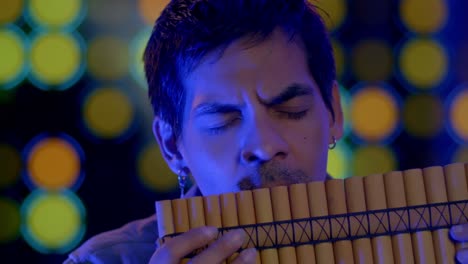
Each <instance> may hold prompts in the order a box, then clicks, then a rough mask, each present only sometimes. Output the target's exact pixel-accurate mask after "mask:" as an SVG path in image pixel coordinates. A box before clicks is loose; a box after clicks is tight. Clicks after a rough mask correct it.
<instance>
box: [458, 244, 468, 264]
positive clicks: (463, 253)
mask: <svg viewBox="0 0 468 264" xmlns="http://www.w3.org/2000/svg"><path fill="white" fill-rule="evenodd" d="M457 261H458V262H459V263H462V264H464V263H467V264H468V248H463V249H460V250H459V251H457Z"/></svg>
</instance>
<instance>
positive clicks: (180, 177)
mask: <svg viewBox="0 0 468 264" xmlns="http://www.w3.org/2000/svg"><path fill="white" fill-rule="evenodd" d="M177 179H178V180H179V188H180V198H184V195H185V183H186V182H187V176H185V175H182V169H180V170H179V171H178V172H177Z"/></svg>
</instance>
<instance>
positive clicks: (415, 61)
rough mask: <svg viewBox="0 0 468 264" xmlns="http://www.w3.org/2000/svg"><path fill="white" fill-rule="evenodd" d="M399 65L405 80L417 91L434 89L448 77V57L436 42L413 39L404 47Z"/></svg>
mask: <svg viewBox="0 0 468 264" xmlns="http://www.w3.org/2000/svg"><path fill="white" fill-rule="evenodd" d="M399 64H400V65H399V66H400V67H399V68H400V71H401V74H402V77H403V79H404V80H406V81H407V82H409V83H410V84H411V85H412V86H414V87H416V88H417V89H432V88H434V87H436V86H437V85H439V84H440V83H441V82H442V81H443V80H444V78H445V77H446V75H447V71H448V69H447V67H448V55H447V52H446V51H445V49H444V47H443V46H441V45H440V44H439V43H437V42H435V41H434V40H430V39H413V40H410V41H408V42H406V43H405V44H404V45H403V46H402V48H401V50H400V54H399Z"/></svg>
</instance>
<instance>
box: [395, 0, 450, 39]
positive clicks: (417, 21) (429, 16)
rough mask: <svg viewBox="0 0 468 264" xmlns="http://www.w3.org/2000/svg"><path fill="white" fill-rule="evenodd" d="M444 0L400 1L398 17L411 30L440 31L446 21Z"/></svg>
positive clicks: (424, 32)
mask: <svg viewBox="0 0 468 264" xmlns="http://www.w3.org/2000/svg"><path fill="white" fill-rule="evenodd" d="M446 2H447V1H444V0H403V1H400V17H401V21H402V22H403V24H404V25H405V26H406V27H407V28H408V29H409V30H411V31H413V32H416V33H421V34H432V33H436V32H438V31H440V30H441V29H442V28H443V27H444V26H445V24H446V22H447V17H448V7H447V4H446Z"/></svg>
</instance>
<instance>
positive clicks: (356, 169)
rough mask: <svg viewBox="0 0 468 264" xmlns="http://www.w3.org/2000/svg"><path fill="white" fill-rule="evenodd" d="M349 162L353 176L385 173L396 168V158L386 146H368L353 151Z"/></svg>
mask: <svg viewBox="0 0 468 264" xmlns="http://www.w3.org/2000/svg"><path fill="white" fill-rule="evenodd" d="M352 157H353V159H352V161H351V164H352V171H353V176H368V175H371V174H375V173H386V172H389V171H395V170H396V169H397V168H398V162H397V158H396V156H395V153H394V152H393V150H392V149H390V148H389V147H386V146H379V145H368V146H360V147H358V148H357V149H355V151H354V153H353V156H352Z"/></svg>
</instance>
